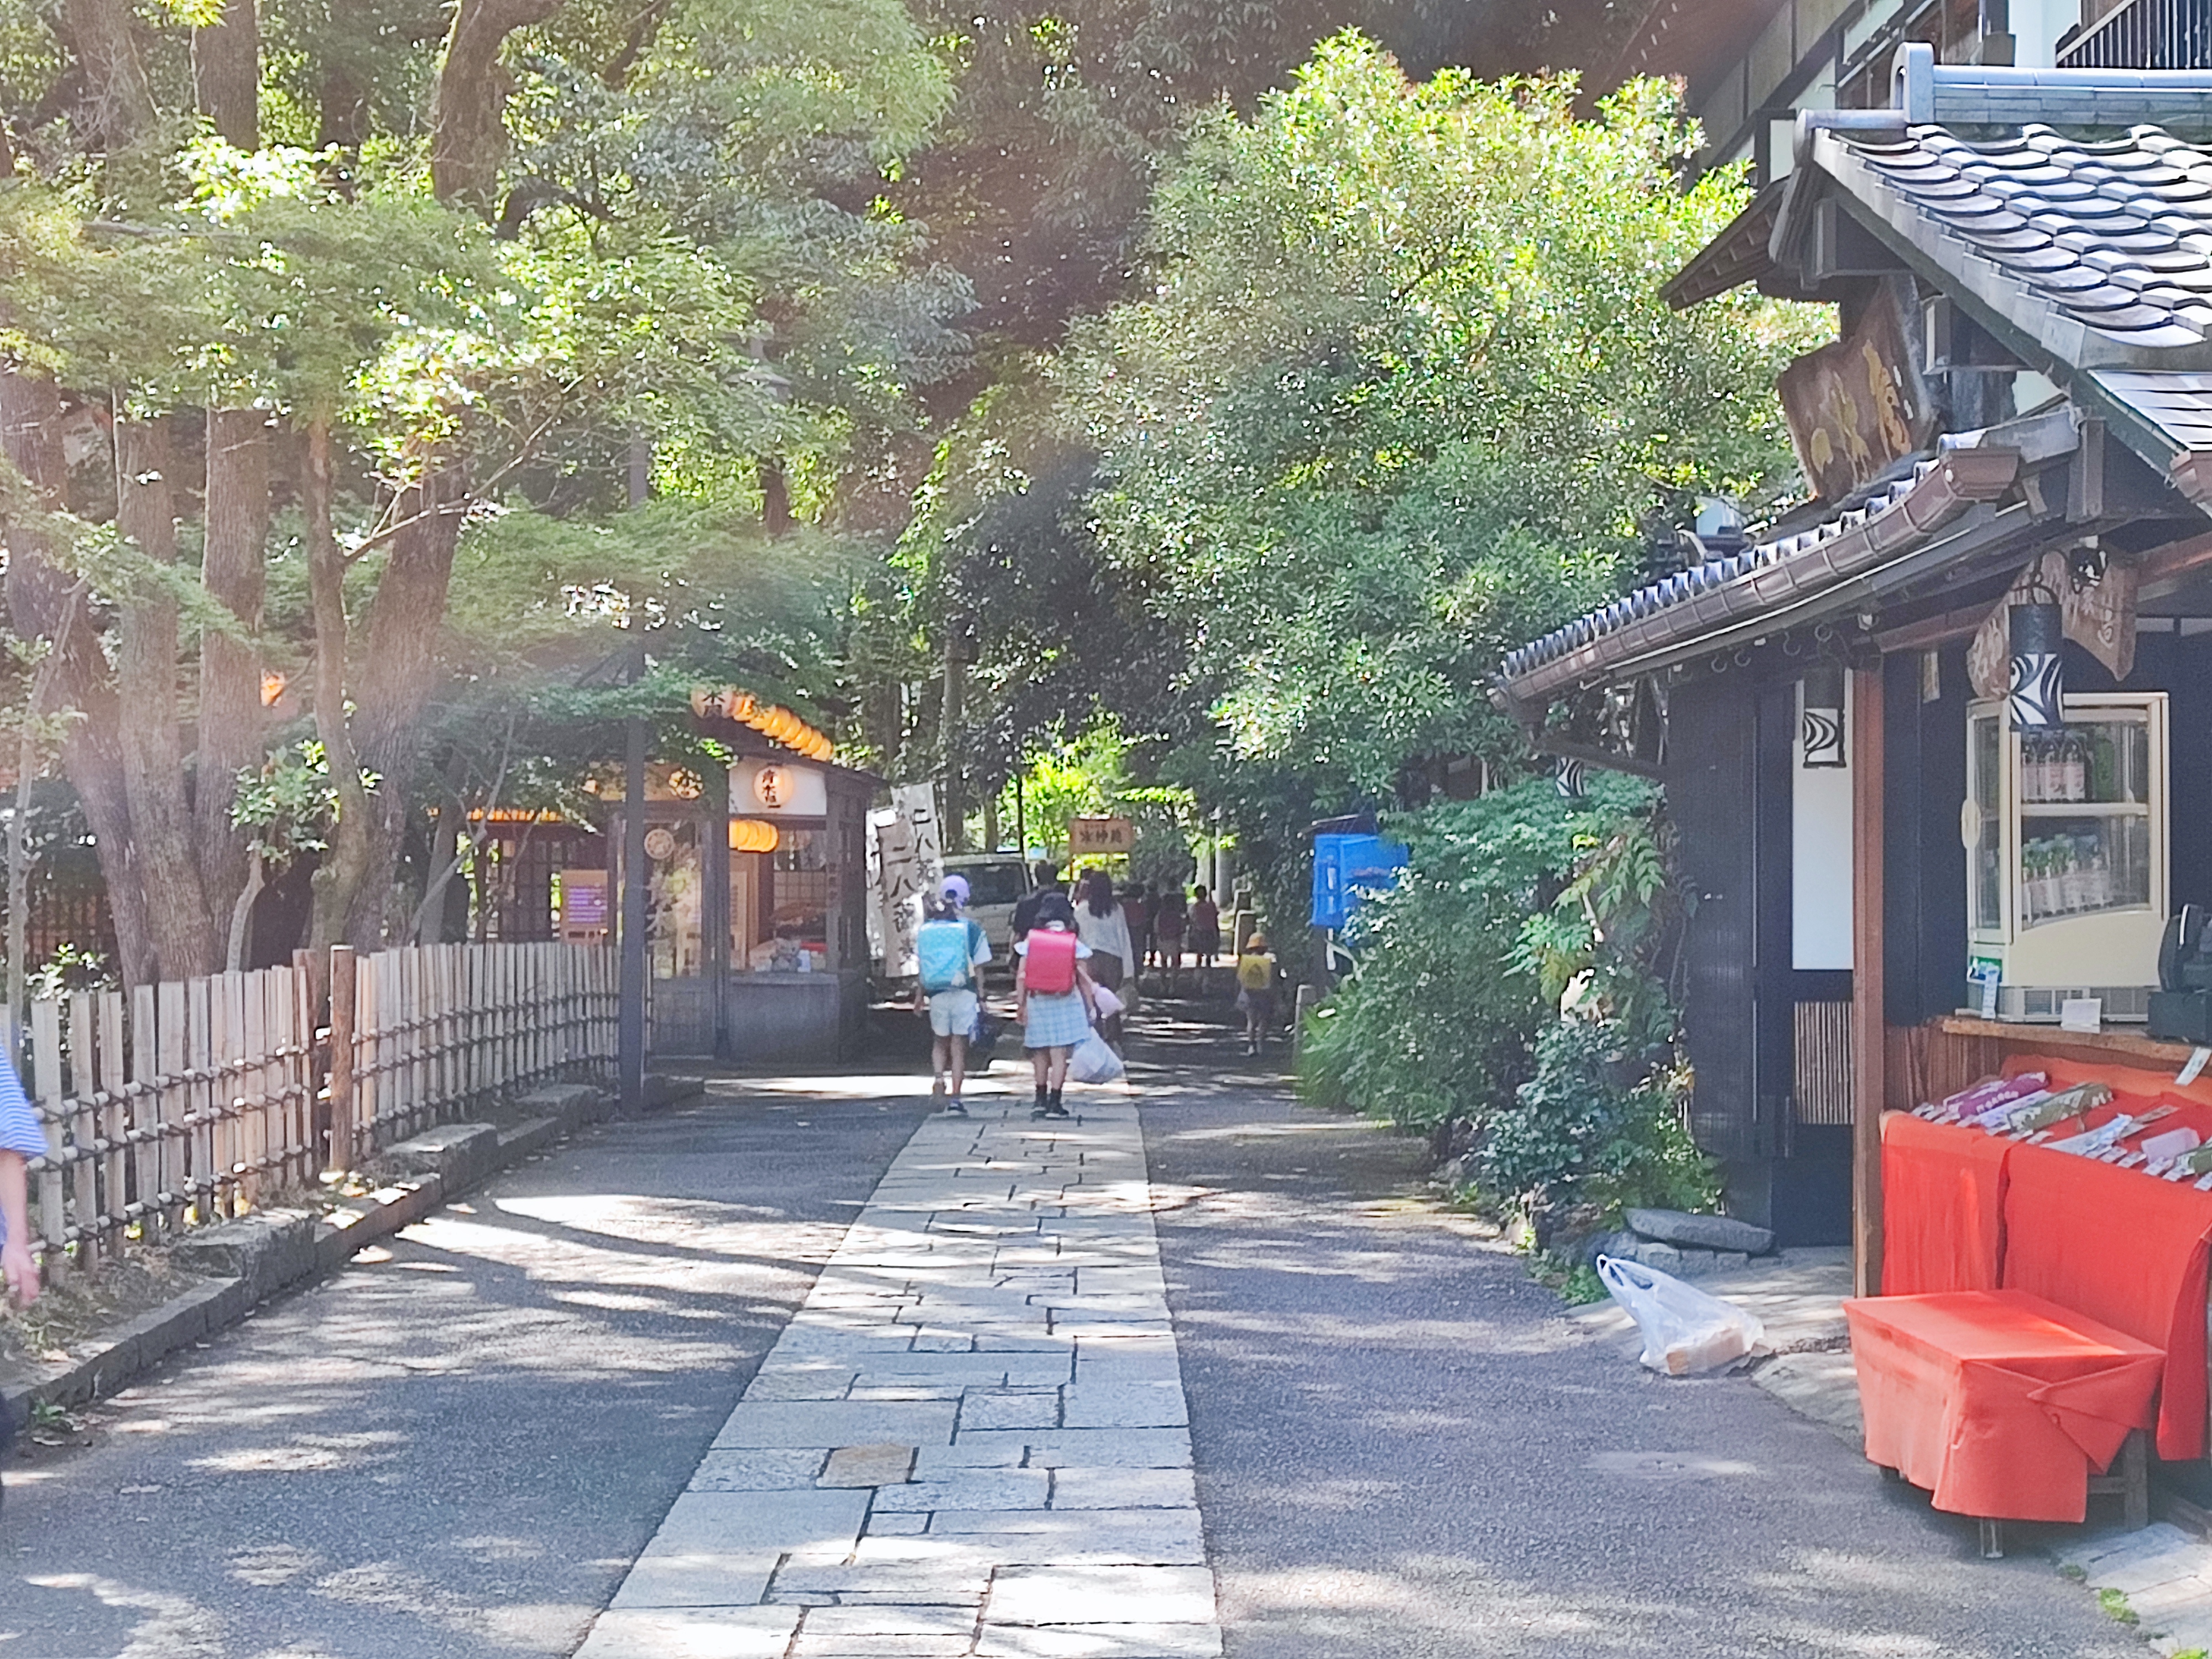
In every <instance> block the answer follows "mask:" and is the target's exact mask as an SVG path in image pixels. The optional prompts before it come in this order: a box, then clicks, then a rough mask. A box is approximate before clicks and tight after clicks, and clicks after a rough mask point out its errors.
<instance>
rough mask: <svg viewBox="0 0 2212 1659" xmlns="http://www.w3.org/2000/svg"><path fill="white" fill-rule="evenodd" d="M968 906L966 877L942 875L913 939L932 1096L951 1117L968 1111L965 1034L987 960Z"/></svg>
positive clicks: (976, 1009)
mask: <svg viewBox="0 0 2212 1659" xmlns="http://www.w3.org/2000/svg"><path fill="white" fill-rule="evenodd" d="M967 908H968V880H967V878H966V877H964V876H947V877H945V884H944V885H943V886H942V887H940V888H939V890H938V899H937V902H936V903H935V904H934V905H933V906H932V907H931V908H930V912H929V919H928V920H927V921H924V922H923V923H922V924H921V930H920V932H919V933H917V934H916V936H915V957H916V961H917V966H918V967H919V969H920V983H919V986H918V988H917V989H916V990H915V1006H916V1008H917V1009H920V1010H925V1011H926V1012H927V1013H928V1015H929V1034H930V1066H931V1071H932V1073H933V1076H932V1080H931V1083H930V1085H929V1093H930V1097H931V1098H932V1099H933V1100H941V1101H944V1102H945V1110H946V1111H947V1112H948V1113H950V1114H951V1115H953V1116H955V1117H965V1116H967V1115H968V1108H967V1107H966V1105H964V1104H963V1103H962V1101H961V1098H960V1091H961V1089H962V1087H963V1085H965V1084H966V1082H967V1080H968V1039H969V1036H972V1035H973V1034H974V1032H975V1021H976V1017H977V1016H978V1014H980V1013H981V1011H982V1004H981V1000H979V998H978V997H977V995H976V987H978V986H979V985H980V984H981V982H982V980H981V974H980V973H979V971H978V970H979V969H981V968H982V966H983V964H984V963H987V962H988V961H990V959H991V941H990V939H989V938H988V937H987V935H986V934H985V933H984V932H983V928H982V924H981V923H980V922H977V921H973V920H971V919H970V918H969V917H968V916H967V915H964V914H963V912H964V911H965V910H966V909H967ZM948 1075H949V1076H950V1078H951V1090H950V1091H949V1092H948V1091H947V1090H946V1087H945V1081H946V1079H947V1077H948Z"/></svg>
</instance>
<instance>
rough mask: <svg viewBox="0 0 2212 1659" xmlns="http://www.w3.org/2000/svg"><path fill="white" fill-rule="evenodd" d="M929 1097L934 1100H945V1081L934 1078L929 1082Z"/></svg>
mask: <svg viewBox="0 0 2212 1659" xmlns="http://www.w3.org/2000/svg"><path fill="white" fill-rule="evenodd" d="M929 1097H930V1098H931V1099H932V1100H942V1099H944V1098H945V1079H943V1078H941V1077H939V1078H932V1079H930V1080H929Z"/></svg>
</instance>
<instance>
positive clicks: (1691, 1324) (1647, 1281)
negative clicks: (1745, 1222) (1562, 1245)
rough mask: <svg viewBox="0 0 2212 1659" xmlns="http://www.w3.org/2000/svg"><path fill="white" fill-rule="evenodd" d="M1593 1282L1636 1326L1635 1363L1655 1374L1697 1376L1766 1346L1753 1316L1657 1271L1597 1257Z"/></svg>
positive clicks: (1604, 1257)
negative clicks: (1640, 1345)
mask: <svg viewBox="0 0 2212 1659" xmlns="http://www.w3.org/2000/svg"><path fill="white" fill-rule="evenodd" d="M1597 1276H1598V1279H1599V1280H1600V1282H1601V1283H1602V1284H1603V1285H1605V1288H1606V1289H1607V1291H1610V1292H1611V1293H1612V1295H1613V1300H1614V1301H1616V1302H1618V1303H1619V1304H1620V1305H1621V1306H1622V1307H1624V1308H1626V1309H1627V1310H1628V1313H1629V1316H1630V1317H1631V1318H1632V1319H1633V1320H1635V1322H1636V1328H1637V1329H1638V1331H1640V1332H1642V1333H1643V1334H1644V1352H1643V1353H1642V1354H1641V1355H1640V1356H1639V1358H1641V1359H1642V1360H1643V1362H1644V1364H1646V1365H1648V1366H1650V1368H1651V1369H1652V1370H1655V1371H1662V1372H1664V1373H1665V1374H1666V1375H1668V1376H1699V1375H1700V1374H1701V1373H1703V1372H1705V1371H1712V1370H1719V1369H1720V1368H1721V1367H1722V1366H1723V1365H1733V1364H1735V1362H1736V1361H1737V1360H1739V1359H1741V1358H1743V1357H1744V1356H1745V1355H1746V1354H1747V1353H1749V1352H1751V1351H1752V1350H1753V1349H1754V1348H1756V1347H1758V1346H1759V1344H1760V1343H1762V1342H1764V1341H1765V1340H1766V1328H1765V1326H1763V1325H1761V1324H1760V1323H1759V1321H1758V1319H1757V1318H1756V1317H1755V1316H1753V1315H1751V1314H1747V1313H1746V1312H1745V1311H1744V1310H1742V1309H1741V1308H1739V1307H1737V1306H1736V1305H1735V1304H1734V1303H1733V1302H1723V1301H1722V1300H1721V1299H1720V1297H1717V1296H1708V1295H1706V1294H1705V1292H1704V1291H1701V1290H1699V1289H1697V1288H1696V1287H1695V1286H1694V1285H1685V1284H1684V1283H1683V1282H1682V1281H1681V1280H1680V1279H1677V1278H1675V1277H1674V1275H1673V1274H1672V1273H1661V1272H1660V1271H1659V1270H1658V1269H1657V1268H1656V1267H1645V1266H1644V1264H1643V1263H1642V1262H1640V1261H1621V1260H1620V1259H1619V1258H1618V1257H1615V1256H1609V1255H1601V1256H1600V1257H1598V1259H1597Z"/></svg>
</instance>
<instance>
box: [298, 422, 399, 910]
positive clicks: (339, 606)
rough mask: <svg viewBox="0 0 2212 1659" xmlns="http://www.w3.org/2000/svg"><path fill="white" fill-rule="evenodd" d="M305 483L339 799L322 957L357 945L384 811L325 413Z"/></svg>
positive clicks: (321, 726) (323, 884) (320, 667)
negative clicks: (351, 665) (362, 727)
mask: <svg viewBox="0 0 2212 1659" xmlns="http://www.w3.org/2000/svg"><path fill="white" fill-rule="evenodd" d="M301 483H302V486H303V488H302V491H301V493H302V495H304V496H305V498H306V500H305V505H306V507H307V602H308V608H309V610H310V611H312V612H313V617H314V624H315V734H316V736H318V737H319V738H321V739H322V742H323V753H324V755H325V757H326V758H327V759H328V760H329V763H330V768H331V784H332V786H333V787H335V788H336V790H337V798H338V821H337V825H336V827H335V828H334V829H332V830H331V846H330V850H329V851H328V852H327V853H325V854H324V855H323V861H322V863H321V865H320V866H319V867H318V868H317V870H316V871H315V884H314V885H315V904H314V919H313V922H312V923H311V924H310V929H309V935H308V941H307V942H308V945H309V948H311V949H313V950H315V951H325V950H328V949H329V948H330V947H331V945H353V944H356V940H355V939H354V938H353V937H352V935H350V934H349V933H348V932H347V929H348V927H349V925H351V923H352V922H353V920H354V911H355V909H356V905H357V902H358V899H359V896H360V894H361V892H362V886H363V884H364V878H365V877H366V875H367V873H368V866H369V863H370V860H371V859H372V857H373V856H374V826H375V823H376V817H377V807H376V805H375V804H374V803H372V802H371V800H370V799H369V794H368V788H367V787H366V786H364V785H363V784H362V781H361V757H360V755H359V754H358V753H357V752H356V750H355V747H354V740H353V728H352V726H351V724H350V722H349V720H348V719H347V715H346V643H347V633H348V626H347V623H346V609H345V555H344V553H343V551H341V550H340V549H339V547H338V542H337V529H336V526H334V525H333V523H332V522H331V489H332V486H331V422H330V416H328V415H326V414H321V413H318V414H316V415H314V416H311V417H310V418H309V420H308V422H307V466H306V468H305V476H304V477H303V478H302V480H301ZM378 793H380V794H381V793H386V791H385V790H382V789H380V790H379V791H378ZM379 896H380V897H381V895H379ZM375 942H376V941H374V939H372V940H371V944H372V945H374V943H375Z"/></svg>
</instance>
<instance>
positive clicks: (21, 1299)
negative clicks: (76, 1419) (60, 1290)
mask: <svg viewBox="0 0 2212 1659" xmlns="http://www.w3.org/2000/svg"><path fill="white" fill-rule="evenodd" d="M45 1152H46V1133H45V1132H44V1131H43V1130H41V1129H40V1127H39V1115H38V1114H37V1113H36V1112H34V1111H33V1110H32V1109H31V1102H30V1098H29V1097H27V1095H25V1094H24V1092H23V1085H22V1083H21V1080H20V1079H17V1077H16V1076H15V1067H14V1066H10V1065H9V1064H8V1063H7V1061H6V1060H0V1279H5V1280H6V1281H7V1286H8V1290H7V1293H8V1295H9V1297H10V1298H11V1299H12V1300H13V1301H14V1302H15V1305H16V1306H17V1307H19V1308H27V1307H29V1306H30V1305H31V1304H33V1302H36V1301H37V1300H38V1299H39V1259H38V1257H37V1256H35V1255H33V1254H32V1252H31V1182H30V1176H29V1173H28V1166H29V1164H30V1161H31V1160H32V1159H33V1158H39V1157H42V1156H43V1155H44V1154H45ZM14 1443H15V1418H14V1417H13V1416H12V1415H11V1414H10V1413H9V1410H8V1407H7V1406H6V1405H5V1404H4V1403H0V1458H4V1457H5V1456H6V1455H7V1454H8V1450H9V1447H10V1446H12V1445H13V1444H14Z"/></svg>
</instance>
